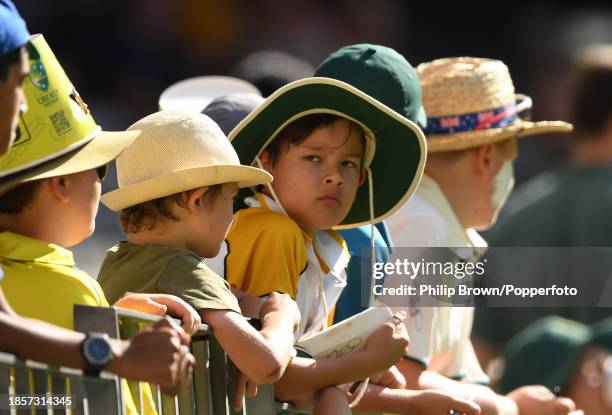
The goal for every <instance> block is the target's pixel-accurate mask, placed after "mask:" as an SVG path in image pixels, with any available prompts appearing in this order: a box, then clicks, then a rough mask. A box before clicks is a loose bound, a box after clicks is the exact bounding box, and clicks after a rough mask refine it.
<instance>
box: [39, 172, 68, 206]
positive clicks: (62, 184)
mask: <svg viewBox="0 0 612 415" xmlns="http://www.w3.org/2000/svg"><path fill="white" fill-rule="evenodd" d="M45 185H46V186H47V187H48V189H49V190H50V192H51V194H52V195H53V197H55V198H56V199H57V200H58V201H59V202H60V203H68V202H69V201H70V190H69V188H70V178H68V177H66V176H57V177H51V178H50V179H47V180H45Z"/></svg>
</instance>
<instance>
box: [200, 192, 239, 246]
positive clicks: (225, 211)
mask: <svg viewBox="0 0 612 415" xmlns="http://www.w3.org/2000/svg"><path fill="white" fill-rule="evenodd" d="M237 194H238V185H237V184H236V183H224V184H223V185H221V189H220V191H219V192H218V193H217V194H215V195H205V196H206V197H205V198H204V199H205V200H204V201H203V204H202V205H201V206H200V207H199V208H198V209H197V211H198V222H199V223H198V224H197V225H196V226H197V228H192V229H198V228H199V229H204V230H205V231H204V232H198V234H199V235H201V236H204V238H202V239H201V240H198V241H194V242H193V243H192V246H191V247H190V248H191V250H193V251H194V252H196V253H197V254H198V255H200V256H201V257H204V258H212V257H214V256H216V255H217V254H218V253H219V249H220V248H221V244H222V243H223V241H224V240H225V237H226V236H227V232H228V231H229V228H230V226H231V225H232V221H233V207H234V197H235V196H236V195H237Z"/></svg>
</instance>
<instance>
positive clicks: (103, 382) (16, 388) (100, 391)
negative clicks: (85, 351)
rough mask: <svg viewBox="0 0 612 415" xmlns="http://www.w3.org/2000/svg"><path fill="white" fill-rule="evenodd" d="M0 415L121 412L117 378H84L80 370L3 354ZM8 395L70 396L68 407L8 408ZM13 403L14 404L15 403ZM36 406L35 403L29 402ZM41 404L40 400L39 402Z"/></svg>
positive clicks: (1, 354) (0, 362)
mask: <svg viewBox="0 0 612 415" xmlns="http://www.w3.org/2000/svg"><path fill="white" fill-rule="evenodd" d="M0 396H2V401H1V402H0V414H7V415H21V414H28V415H30V414H34V413H36V414H39V413H45V414H47V415H56V414H57V415H59V414H67V415H94V414H108V413H118V411H119V401H118V399H117V396H118V395H117V381H116V376H114V375H112V374H108V373H101V374H100V376H99V377H86V376H83V374H82V372H81V371H80V370H76V369H70V368H64V367H54V366H50V365H46V364H42V363H38V362H34V361H31V360H23V359H20V358H18V357H16V356H14V355H12V354H8V353H2V352H0ZM9 396H10V397H16V396H28V397H34V396H36V397H39V398H40V397H41V396H45V397H58V396H65V397H70V398H69V400H68V401H69V402H68V401H63V402H64V403H65V404H66V405H65V408H64V405H58V404H57V401H56V403H55V404H53V403H52V402H53V401H50V403H49V405H48V406H46V407H40V406H37V408H38V409H37V410H36V412H34V410H33V409H31V406H30V405H27V406H26V405H23V407H21V409H18V407H19V405H12V406H9ZM43 402H44V401H43ZM13 403H14V402H13ZM30 403H33V401H30ZM37 403H38V401H37Z"/></svg>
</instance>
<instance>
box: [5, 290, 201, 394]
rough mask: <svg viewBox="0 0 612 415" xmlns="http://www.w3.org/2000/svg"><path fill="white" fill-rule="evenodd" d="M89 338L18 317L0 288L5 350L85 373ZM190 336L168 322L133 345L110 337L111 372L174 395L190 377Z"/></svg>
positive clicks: (109, 368) (154, 328)
mask: <svg viewBox="0 0 612 415" xmlns="http://www.w3.org/2000/svg"><path fill="white" fill-rule="evenodd" d="M84 339H85V334H83V333H79V332H76V331H72V330H67V329H64V328H61V327H57V326H54V325H52V324H49V323H45V322H43V321H39V320H34V319H29V318H24V317H20V316H17V315H15V313H14V312H13V310H12V309H11V308H10V306H9V305H8V303H7V301H6V299H5V297H4V294H3V293H2V290H0V350H2V351H5V352H9V353H13V354H16V355H18V356H21V357H24V358H27V359H32V360H36V361H39V362H43V363H49V364H53V365H57V366H68V367H74V368H79V369H82V368H83V367H84V365H85V361H84V360H83V357H82V356H81V343H82V342H83V340H84ZM189 340H190V338H189V336H188V335H187V334H185V332H184V331H183V330H182V329H181V328H180V327H178V326H176V325H174V324H173V323H172V322H171V321H169V320H167V319H164V320H161V321H159V322H158V323H156V324H155V325H154V326H152V327H150V328H147V329H145V330H144V331H143V332H142V333H139V334H138V335H137V336H135V337H134V338H132V339H131V340H130V341H125V340H117V339H111V340H110V342H111V347H112V349H113V354H114V356H115V357H114V359H113V360H112V362H111V363H110V365H109V367H108V370H109V371H111V372H114V373H116V374H117V375H119V376H121V377H125V378H128V379H137V380H144V381H150V382H153V383H157V384H159V385H160V386H161V387H162V389H163V390H164V392H165V393H169V394H173V393H176V391H178V387H179V386H180V385H181V384H183V383H184V382H185V381H186V380H187V379H188V378H189V376H190V375H191V372H192V368H193V364H194V362H195V360H194V358H193V356H192V355H191V354H190V353H189V349H188V348H187V344H189Z"/></svg>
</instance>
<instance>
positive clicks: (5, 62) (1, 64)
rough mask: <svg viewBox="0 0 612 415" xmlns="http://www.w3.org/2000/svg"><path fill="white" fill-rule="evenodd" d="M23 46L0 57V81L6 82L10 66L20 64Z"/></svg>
mask: <svg viewBox="0 0 612 415" xmlns="http://www.w3.org/2000/svg"><path fill="white" fill-rule="evenodd" d="M23 48H24V47H23V46H22V47H20V48H17V49H15V50H14V51H12V52H9V53H7V54H6V55H0V81H2V82H6V79H7V78H8V74H9V71H10V69H11V66H13V65H14V64H16V63H19V62H21V51H22V50H23Z"/></svg>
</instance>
